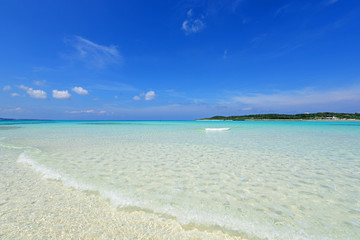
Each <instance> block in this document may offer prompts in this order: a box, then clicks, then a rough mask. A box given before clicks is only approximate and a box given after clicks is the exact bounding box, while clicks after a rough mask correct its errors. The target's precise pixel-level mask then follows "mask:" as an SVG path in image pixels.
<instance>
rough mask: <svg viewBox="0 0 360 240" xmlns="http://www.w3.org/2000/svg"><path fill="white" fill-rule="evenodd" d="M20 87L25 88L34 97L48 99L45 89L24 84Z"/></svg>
mask: <svg viewBox="0 0 360 240" xmlns="http://www.w3.org/2000/svg"><path fill="white" fill-rule="evenodd" d="M18 87H19V88H20V89H22V90H25V91H26V93H27V94H28V95H29V96H30V97H32V98H38V99H46V98H47V94H46V92H45V91H43V90H34V89H32V88H30V87H27V86H24V85H20V86H18Z"/></svg>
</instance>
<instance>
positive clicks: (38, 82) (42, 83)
mask: <svg viewBox="0 0 360 240" xmlns="http://www.w3.org/2000/svg"><path fill="white" fill-rule="evenodd" d="M33 83H34V84H35V85H37V86H42V85H45V83H46V80H37V81H33Z"/></svg>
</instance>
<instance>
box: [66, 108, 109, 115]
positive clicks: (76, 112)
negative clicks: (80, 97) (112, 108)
mask: <svg viewBox="0 0 360 240" xmlns="http://www.w3.org/2000/svg"><path fill="white" fill-rule="evenodd" d="M65 113H70V114H81V113H92V114H100V115H101V114H105V113H106V111H104V110H101V111H95V110H93V109H91V110H78V111H65Z"/></svg>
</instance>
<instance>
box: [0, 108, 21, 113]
mask: <svg viewBox="0 0 360 240" xmlns="http://www.w3.org/2000/svg"><path fill="white" fill-rule="evenodd" d="M21 110H22V108H21V107H17V108H11V109H4V112H19V111H21Z"/></svg>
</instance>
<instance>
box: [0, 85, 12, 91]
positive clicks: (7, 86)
mask: <svg viewBox="0 0 360 240" xmlns="http://www.w3.org/2000/svg"><path fill="white" fill-rule="evenodd" d="M10 89H11V86H9V85H6V86H4V87H3V88H2V90H3V91H9V90H10Z"/></svg>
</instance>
